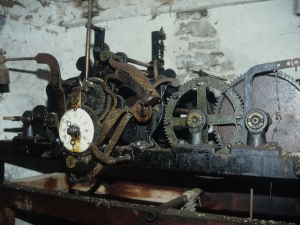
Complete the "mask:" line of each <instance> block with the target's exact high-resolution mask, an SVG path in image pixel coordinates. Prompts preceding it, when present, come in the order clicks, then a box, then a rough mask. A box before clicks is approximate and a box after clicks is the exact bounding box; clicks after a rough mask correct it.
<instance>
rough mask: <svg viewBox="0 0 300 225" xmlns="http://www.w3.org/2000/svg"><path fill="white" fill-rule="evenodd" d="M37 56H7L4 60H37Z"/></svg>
mask: <svg viewBox="0 0 300 225" xmlns="http://www.w3.org/2000/svg"><path fill="white" fill-rule="evenodd" d="M35 58H36V57H19V58H5V59H4V62H8V61H22V60H35Z"/></svg>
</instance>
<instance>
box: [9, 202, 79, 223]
mask: <svg viewBox="0 0 300 225" xmlns="http://www.w3.org/2000/svg"><path fill="white" fill-rule="evenodd" d="M62 207H63V206H62ZM14 211H15V213H16V215H15V216H16V218H18V219H20V220H23V221H26V222H27V223H30V224H43V225H53V224H64V225H83V224H84V223H78V222H75V221H70V220H65V219H60V218H57V217H54V216H47V215H43V214H39V213H29V212H26V211H22V210H14Z"/></svg>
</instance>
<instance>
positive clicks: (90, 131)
mask: <svg viewBox="0 0 300 225" xmlns="http://www.w3.org/2000/svg"><path fill="white" fill-rule="evenodd" d="M73 125H75V126H77V127H78V128H79V130H80V135H79V136H78V139H76V140H75V139H74V137H73V138H72V137H71V135H69V134H68V133H67V130H68V128H69V127H70V126H73ZM59 137H60V139H61V141H62V143H63V144H64V147H65V148H66V149H67V150H69V151H71V152H83V151H85V150H86V149H87V148H88V147H89V145H90V143H91V142H92V141H93V137H94V125H93V121H92V119H91V117H90V116H89V114H88V113H87V112H86V111H84V110H83V109H81V108H77V109H76V111H75V110H73V109H71V110H69V111H67V112H66V113H65V114H64V115H63V117H62V118H61V121H60V126H59Z"/></svg>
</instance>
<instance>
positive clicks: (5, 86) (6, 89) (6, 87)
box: [0, 84, 9, 93]
mask: <svg viewBox="0 0 300 225" xmlns="http://www.w3.org/2000/svg"><path fill="white" fill-rule="evenodd" d="M6 92H9V84H0V93H6Z"/></svg>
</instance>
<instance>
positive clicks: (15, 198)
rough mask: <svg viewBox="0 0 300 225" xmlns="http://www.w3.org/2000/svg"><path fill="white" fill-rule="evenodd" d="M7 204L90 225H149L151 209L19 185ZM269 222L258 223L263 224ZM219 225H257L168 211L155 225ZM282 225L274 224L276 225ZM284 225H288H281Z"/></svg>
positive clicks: (5, 196) (10, 190)
mask: <svg viewBox="0 0 300 225" xmlns="http://www.w3.org/2000/svg"><path fill="white" fill-rule="evenodd" d="M2 200H3V204H4V205H6V206H8V207H10V208H13V209H21V210H25V211H29V212H35V213H41V214H45V215H50V216H55V217H59V218H62V219H68V220H71V221H75V222H81V223H86V224H122V225H127V224H128V225H129V224H130V225H132V224H139V225H143V224H149V223H148V222H147V221H146V219H145V214H146V212H147V211H148V210H149V209H150V208H151V207H150V206H145V205H138V204H132V203H128V202H121V201H114V200H107V199H101V198H95V197H87V196H80V195H73V194H68V193H63V192H62V193H61V192H56V191H49V190H40V189H36V188H32V187H26V186H22V185H19V184H15V183H9V184H8V183H7V184H3V186H2ZM262 222H264V224H266V222H265V221H260V220H255V223H257V224H261V223H262ZM200 223H201V224H204V225H213V224H214V225H219V224H233V225H234V224H253V221H250V220H249V219H247V218H238V217H231V216H220V215H212V214H207V213H196V212H186V211H180V210H175V209H170V210H167V211H164V212H163V213H162V214H161V215H160V218H159V219H158V220H156V221H155V222H154V223H152V224H154V225H160V224H164V225H165V224H172V225H181V224H185V225H195V224H200ZM275 224H278V223H277V222H274V221H272V225H275ZM280 224H285V223H283V222H280Z"/></svg>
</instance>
